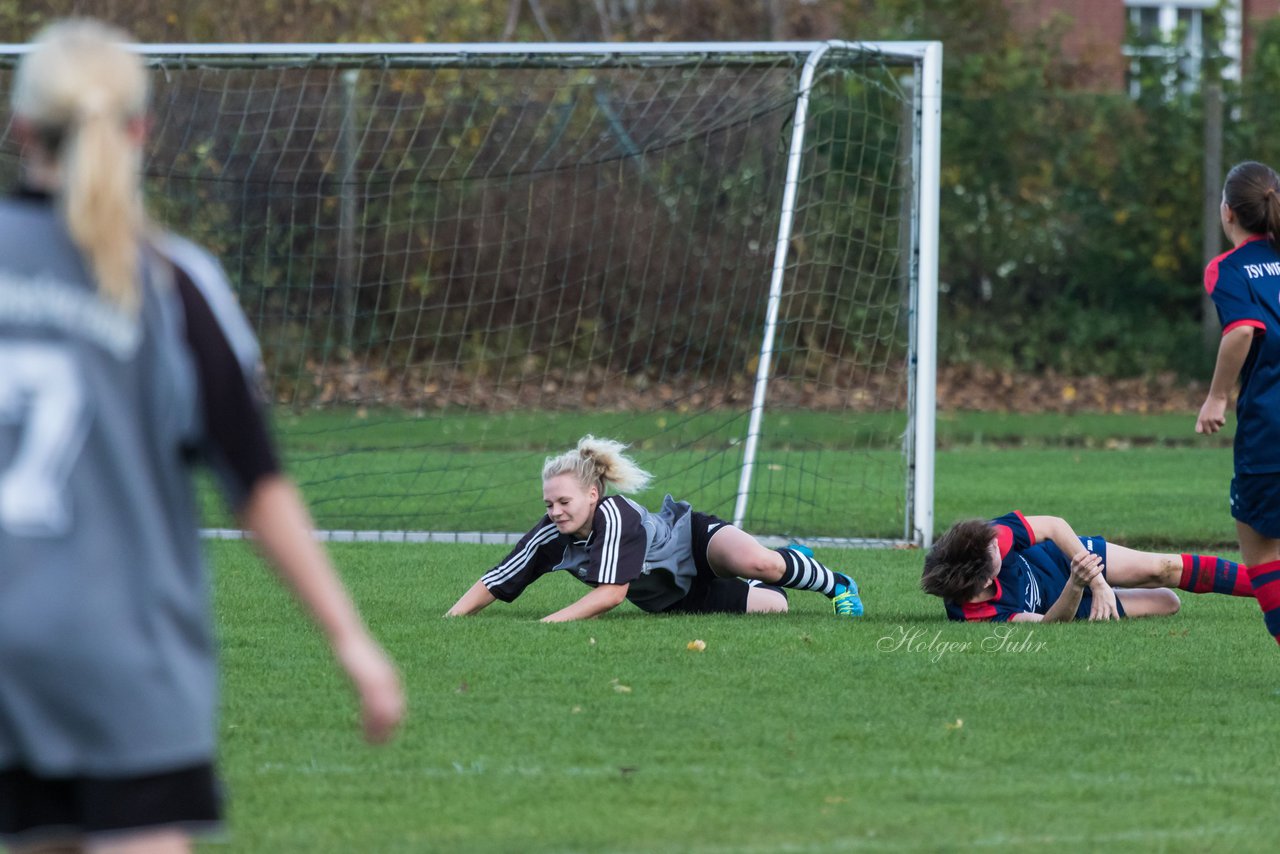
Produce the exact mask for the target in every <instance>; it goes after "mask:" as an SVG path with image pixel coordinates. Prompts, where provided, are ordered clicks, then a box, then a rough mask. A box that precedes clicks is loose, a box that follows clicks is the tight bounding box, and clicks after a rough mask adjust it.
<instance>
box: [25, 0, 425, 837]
mask: <svg viewBox="0 0 1280 854" xmlns="http://www.w3.org/2000/svg"><path fill="white" fill-rule="evenodd" d="M127 41H128V39H127V37H126V36H125V35H124V34H123V33H119V32H117V31H115V30H111V29H108V28H106V27H104V26H102V25H100V24H96V23H94V22H90V21H73V22H65V23H61V24H57V25H54V26H52V27H50V28H49V29H47V30H45V31H44V32H43V33H42V34H41V35H40V36H39V37H38V38H37V40H36V41H35V42H34V44H33V45H32V48H31V50H30V51H29V52H28V53H27V54H26V55H25V56H24V57H23V59H22V61H21V63H20V64H19V66H18V70H17V73H16V74H15V75H14V78H13V81H12V84H13V85H12V91H11V97H12V106H13V118H12V124H11V127H12V129H13V131H14V134H15V136H16V137H17V138H18V140H19V141H20V142H21V144H22V157H23V160H22V167H23V178H22V181H23V183H22V186H21V187H20V188H19V189H18V191H17V192H15V193H14V194H12V195H10V196H9V197H7V198H0V843H2V844H4V845H6V846H8V849H9V850H10V851H11V852H15V854H24V852H35V851H40V852H53V851H57V852H75V851H93V852H108V851H109V852H112V854H142V852H146V854H181V852H188V851H190V850H191V839H190V837H191V834H192V833H193V832H195V831H198V830H204V829H209V828H216V827H217V825H218V823H219V821H220V819H221V810H222V807H221V803H220V801H221V797H220V790H219V785H218V782H217V780H216V777H215V774H214V767H213V763H214V758H215V755H216V753H217V745H216V736H217V721H216V716H217V707H218V697H217V687H218V686H217V683H218V677H217V667H216V662H215V654H214V646H215V643H214V631H213V616H212V609H211V603H210V601H209V598H210V597H209V589H208V588H209V579H208V576H207V573H206V570H205V567H204V561H203V558H202V556H201V547H200V541H199V529H198V527H197V508H196V501H195V494H194V489H193V483H192V478H193V475H194V471H193V469H194V466H195V464H196V463H198V462H203V463H206V464H207V465H208V466H209V467H210V468H211V469H212V470H213V471H214V473H215V474H216V475H218V478H219V480H220V482H221V484H222V486H223V491H224V493H225V495H226V496H227V498H228V500H229V502H230V503H231V505H232V506H233V507H234V509H235V510H236V512H237V514H238V516H239V518H240V520H241V522H242V524H243V525H244V526H245V527H246V528H248V529H249V530H250V531H252V532H253V533H254V535H255V536H256V538H257V541H258V544H259V545H260V547H261V549H262V551H263V552H264V553H265V554H266V556H267V557H268V558H269V559H270V560H271V562H272V563H273V564H274V565H275V566H276V568H277V569H278V571H279V574H280V575H281V577H282V579H283V580H284V581H285V582H286V583H287V584H288V586H289V587H290V588H291V590H292V591H293V593H294V595H295V596H296V597H297V598H298V599H299V600H300V602H301V603H302V604H303V606H304V607H305V608H306V609H307V610H308V611H309V612H310V614H311V615H312V616H313V617H314V619H315V621H316V623H317V624H318V625H319V627H320V628H321V629H322V630H323V632H324V634H325V637H326V639H327V640H328V641H329V645H330V647H331V649H332V651H333V654H334V656H335V658H336V659H337V661H338V663H339V664H340V665H341V667H342V669H343V670H344V671H345V673H346V675H347V676H348V677H349V678H350V680H351V682H352V684H353V686H354V688H355V690H356V694H357V695H358V697H359V700H360V706H361V713H362V719H363V723H364V729H365V735H366V737H367V738H369V739H370V740H372V741H381V740H384V739H386V738H387V737H389V736H390V735H391V733H392V731H393V730H394V728H395V727H396V725H397V723H398V721H399V720H400V717H401V714H402V712H403V704H404V699H403V695H402V693H401V688H400V683H399V678H398V676H397V675H396V672H395V670H394V668H393V667H392V665H391V663H390V662H389V661H388V659H387V658H386V656H385V655H384V653H383V651H382V649H381V648H380V647H379V646H378V644H377V643H376V642H375V641H374V640H373V638H372V637H371V636H370V635H369V633H368V631H367V630H366V628H365V626H364V624H363V622H362V621H361V620H360V617H359V615H358V614H357V612H356V610H355V608H354V607H353V605H352V603H351V601H350V599H349V598H348V597H347V594H346V591H345V590H344V589H343V587H342V584H341V582H340V581H339V580H338V577H337V575H336V574H335V573H334V571H333V568H332V566H331V565H330V564H329V562H328V559H327V558H326V557H325V555H324V552H323V551H321V550H320V549H319V547H318V546H317V544H316V542H315V540H314V538H313V537H312V535H311V531H310V520H309V517H308V515H307V512H306V510H305V509H304V507H303V505H302V503H301V501H300V499H299V497H298V495H297V491H296V490H295V488H294V487H293V486H292V484H291V483H290V482H289V480H288V479H287V478H286V477H285V476H284V475H283V473H282V472H281V470H280V467H279V464H278V461H277V457H276V454H275V451H274V449H273V447H272V443H271V441H270V438H269V434H268V432H267V429H266V424H265V420H264V416H263V413H262V412H261V407H260V401H259V396H258V395H257V393H256V391H255V383H254V382H253V380H252V377H253V376H254V374H255V373H256V371H257V370H258V369H259V367H260V365H259V361H258V350H257V343H256V341H254V338H253V334H252V332H251V331H250V329H249V326H248V323H247V322H246V321H245V318H244V316H243V315H242V314H240V311H239V308H238V307H237V305H236V302H235V298H234V296H233V295H232V293H231V290H230V288H229V285H228V283H227V281H226V279H225V277H224V275H223V272H222V268H221V267H220V265H219V264H218V262H217V261H216V260H215V259H214V258H213V257H212V256H211V255H209V254H208V253H207V252H205V251H204V250H203V249H200V248H198V247H196V246H195V245H193V244H191V243H189V242H188V241H186V240H183V239H181V238H179V237H177V236H176V235H172V234H167V233H163V232H161V231H159V230H158V229H156V228H154V227H153V226H151V225H150V224H149V223H148V222H147V220H146V216H145V212H144V208H143V204H142V181H141V163H142V154H141V152H142V143H143V141H144V139H145V136H146V125H147V121H146V103H147V94H148V91H147V90H148V78H147V72H146V69H145V66H144V64H143V62H142V59H141V58H140V57H139V56H137V55H136V54H134V53H133V52H131V51H129V50H128V49H127V48H126V47H125V44H126V43H127ZM249 726H250V727H252V723H250V724H249Z"/></svg>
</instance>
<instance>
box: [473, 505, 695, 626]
mask: <svg viewBox="0 0 1280 854" xmlns="http://www.w3.org/2000/svg"><path fill="white" fill-rule="evenodd" d="M689 513H690V507H689V505H688V504H687V503H685V502H683V501H676V500H675V499H673V498H672V497H671V496H670V495H668V496H667V497H666V499H665V500H664V501H663V504H662V508H661V510H659V511H658V512H657V513H653V512H650V511H649V510H647V509H645V508H644V507H642V506H640V505H639V504H637V503H636V502H634V501H632V500H631V499H629V498H626V497H625V496H622V495H610V496H608V497H607V498H605V499H604V500H602V501H601V502H600V503H599V505H597V507H596V511H595V514H594V515H593V517H592V521H591V534H590V535H589V536H588V537H587V538H586V539H585V540H579V539H575V538H574V537H573V536H571V535H569V534H561V533H560V532H559V531H558V530H557V529H556V526H555V525H554V524H552V522H551V519H550V517H548V516H543V517H542V519H541V521H539V522H538V524H537V525H535V526H534V527H533V528H532V529H531V530H530V531H529V532H528V533H527V534H525V535H524V536H523V537H522V538H521V539H520V542H519V543H517V544H516V547H515V548H514V549H512V550H511V553H510V554H508V555H507V557H506V558H505V559H504V560H503V561H502V562H501V563H499V564H498V565H497V566H495V567H494V568H493V569H491V570H489V571H488V572H487V573H485V574H484V576H482V578H481V581H482V582H483V583H484V585H485V587H487V588H488V589H489V592H490V593H492V594H493V595H494V596H495V597H497V598H498V599H501V600H502V601H504V602H511V601H514V600H515V599H516V597H518V596H519V595H520V594H521V593H523V592H524V589H525V588H526V587H528V586H529V585H530V584H532V583H533V582H534V581H537V580H538V579H539V578H541V577H542V576H543V575H546V574H547V573H548V572H554V571H556V570H567V571H569V572H570V573H572V574H573V576H574V577H575V578H577V579H579V580H580V581H583V582H585V583H586V584H589V585H591V586H592V587H595V586H598V585H600V584H629V585H630V587H629V588H628V589H627V599H628V600H630V601H631V602H632V603H633V604H635V605H636V606H637V607H639V608H642V609H644V610H646V611H651V612H658V611H663V610H666V609H667V608H669V607H671V606H672V605H674V604H675V603H676V602H678V601H680V600H681V599H683V598H684V597H685V596H686V595H688V593H689V588H690V585H691V584H692V582H693V579H694V577H695V576H696V575H697V572H698V570H697V566H696V564H695V563H694V559H693V536H692V531H691V528H690V525H689V522H690V516H689Z"/></svg>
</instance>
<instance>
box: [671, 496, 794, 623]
mask: <svg viewBox="0 0 1280 854" xmlns="http://www.w3.org/2000/svg"><path fill="white" fill-rule="evenodd" d="M689 518H690V529H691V533H692V535H693V537H692V539H693V564H694V566H696V567H697V568H698V575H697V577H695V578H694V579H693V584H691V585H690V587H689V593H688V595H687V596H685V597H684V598H683V599H681V600H680V601H678V602H676V603H675V604H674V605H672V606H671V607H669V608H667V609H665V610H664V611H663V612H662V613H664V614H745V613H746V612H747V594H748V593H750V592H751V586H752V585H751V584H750V583H748V582H747V581H745V580H743V579H741V578H721V577H720V576H718V575H716V574H715V573H714V572H713V571H712V570H711V563H710V562H709V561H708V560H707V547H708V546H709V545H710V544H711V538H712V537H713V536H715V533H716V532H717V531H719V530H720V529H721V528H727V527H730V525H729V523H728V522H726V521H725V520H723V519H721V518H719V517H718V516H712V515H711V514H710V513H699V512H697V511H696V510H695V511H690V514H689ZM760 586H762V587H766V588H768V589H769V590H776V591H778V592H779V593H781V594H782V595H783V597H784V598H785V597H786V595H787V594H786V591H784V590H783V589H782V588H781V587H774V586H773V585H772V584H763V585H760Z"/></svg>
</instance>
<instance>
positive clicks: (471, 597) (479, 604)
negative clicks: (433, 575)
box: [445, 580, 498, 617]
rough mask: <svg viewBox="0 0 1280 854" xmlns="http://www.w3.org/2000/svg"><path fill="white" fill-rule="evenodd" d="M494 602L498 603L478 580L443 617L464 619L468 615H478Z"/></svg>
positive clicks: (482, 582) (496, 598)
mask: <svg viewBox="0 0 1280 854" xmlns="http://www.w3.org/2000/svg"><path fill="white" fill-rule="evenodd" d="M496 601H498V597H496V596H494V595H493V594H492V593H490V592H489V588H488V587H485V586H484V581H483V580H480V581H477V582H476V583H475V584H473V585H471V589H470V590H468V591H467V592H466V593H463V594H462V598H461V599H459V600H458V601H457V602H455V603H454V604H453V607H452V608H450V609H449V610H448V612H447V613H446V614H445V616H446V617H465V616H468V615H470V614H478V613H480V612H481V611H483V610H484V609H485V608H488V607H489V606H490V605H492V604H493V603H494V602H496Z"/></svg>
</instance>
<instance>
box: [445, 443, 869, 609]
mask: <svg viewBox="0 0 1280 854" xmlns="http://www.w3.org/2000/svg"><path fill="white" fill-rule="evenodd" d="M625 450H626V445H623V444H621V443H620V442H615V441H612V440H610V439H597V438H595V437H594V436H584V437H582V439H581V440H579V441H578V445H577V447H576V448H574V449H572V450H569V451H566V452H565V453H563V454H560V455H559V456H556V457H551V458H549V459H548V460H547V461H546V464H545V465H544V466H543V468H542V501H543V504H544V505H545V506H546V509H547V512H546V515H544V516H543V517H542V519H541V520H540V521H539V522H538V524H536V525H534V526H533V528H532V529H531V530H530V531H529V533H527V534H525V535H524V537H523V538H521V540H520V542H519V543H518V544H517V545H516V547H515V548H514V549H512V551H511V553H510V554H509V555H507V557H506V558H505V559H504V560H503V561H502V562H501V563H499V564H498V565H497V566H495V567H494V568H493V569H491V570H489V571H488V572H486V573H485V574H484V575H483V576H482V577H481V578H480V580H479V581H477V582H476V583H475V584H474V585H472V587H471V589H470V590H468V591H467V592H466V593H465V594H463V596H462V598H461V599H459V600H458V601H457V603H456V604H455V605H454V606H453V607H452V608H451V609H449V612H448V614H447V616H451V617H453V616H462V615H466V614H474V613H476V612H478V611H481V610H483V609H484V608H486V607H488V606H489V605H491V604H493V602H494V601H496V600H498V599H501V600H502V601H504V602H511V601H514V600H515V598H516V597H517V596H519V595H520V594H521V593H522V592H523V591H524V589H525V588H526V587H528V586H529V585H530V584H532V583H533V582H534V581H537V580H538V579H539V578H541V577H542V576H543V575H546V574H547V573H549V572H553V571H555V570H567V571H568V572H570V573H571V574H572V575H574V576H575V577H576V578H578V579H579V580H580V581H582V582H584V583H585V584H587V585H588V586H590V587H591V590H590V591H589V592H588V593H587V594H586V595H584V596H583V597H582V598H581V599H579V600H578V601H576V602H574V603H572V604H570V605H567V606H566V607H564V608H561V609H560V610H558V611H556V612H554V613H552V614H548V615H547V616H545V617H543V622H547V623H560V622H567V621H569V620H583V619H589V618H591V617H598V616H600V615H601V614H603V613H605V612H607V611H610V610H612V609H613V608H616V607H617V606H619V605H621V604H622V602H623V600H629V601H630V602H631V603H632V604H634V605H636V606H637V607H639V608H640V609H641V610H644V611H648V612H650V613H655V614H710V613H728V614H743V613H760V612H785V611H786V610H787V596H786V593H785V592H784V588H791V589H793V590H812V591H814V592H816V593H821V594H822V595H824V596H826V597H827V598H828V599H830V600H831V603H832V610H833V611H834V612H835V613H836V614H837V615H838V616H842V617H857V616H860V615H861V614H862V610H863V608H862V600H861V599H860V598H859V596H858V586H857V585H856V584H855V583H854V582H853V579H852V578H850V577H849V576H847V575H845V574H843V573H840V572H834V571H832V570H830V569H828V568H827V567H826V566H823V565H822V564H821V563H820V562H819V561H817V560H815V559H814V558H813V556H812V554H811V553H809V551H808V549H804V548H802V547H801V548H795V547H791V548H783V549H769V548H765V547H764V546H762V545H761V544H760V543H758V542H757V541H756V539H755V538H754V537H752V536H751V535H750V534H748V533H746V532H745V531H743V530H741V529H739V528H736V527H734V526H733V525H731V524H729V523H728V522H725V521H724V520H723V519H718V518H716V517H715V516H711V515H709V514H706V513H699V512H697V511H695V510H693V508H691V507H690V506H689V504H688V503H686V502H684V501H676V500H675V499H673V498H672V497H671V496H670V495H668V496H667V497H666V499H665V500H664V501H663V502H662V508H661V509H660V510H658V512H656V513H653V512H650V511H649V510H647V509H645V508H644V507H642V506H641V505H639V504H637V503H636V502H634V501H632V500H631V499H629V498H626V497H625V496H623V495H617V494H615V495H608V494H606V492H607V490H608V489H609V488H610V487H612V488H613V489H614V490H616V491H617V492H619V493H622V492H638V491H640V490H642V489H644V488H645V487H646V486H648V485H649V481H650V480H651V476H650V475H649V473H648V472H646V471H644V470H643V469H641V468H640V467H639V466H638V465H636V463H635V461H634V460H632V459H631V458H630V457H629V456H627V454H625V453H624V451H625Z"/></svg>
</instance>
